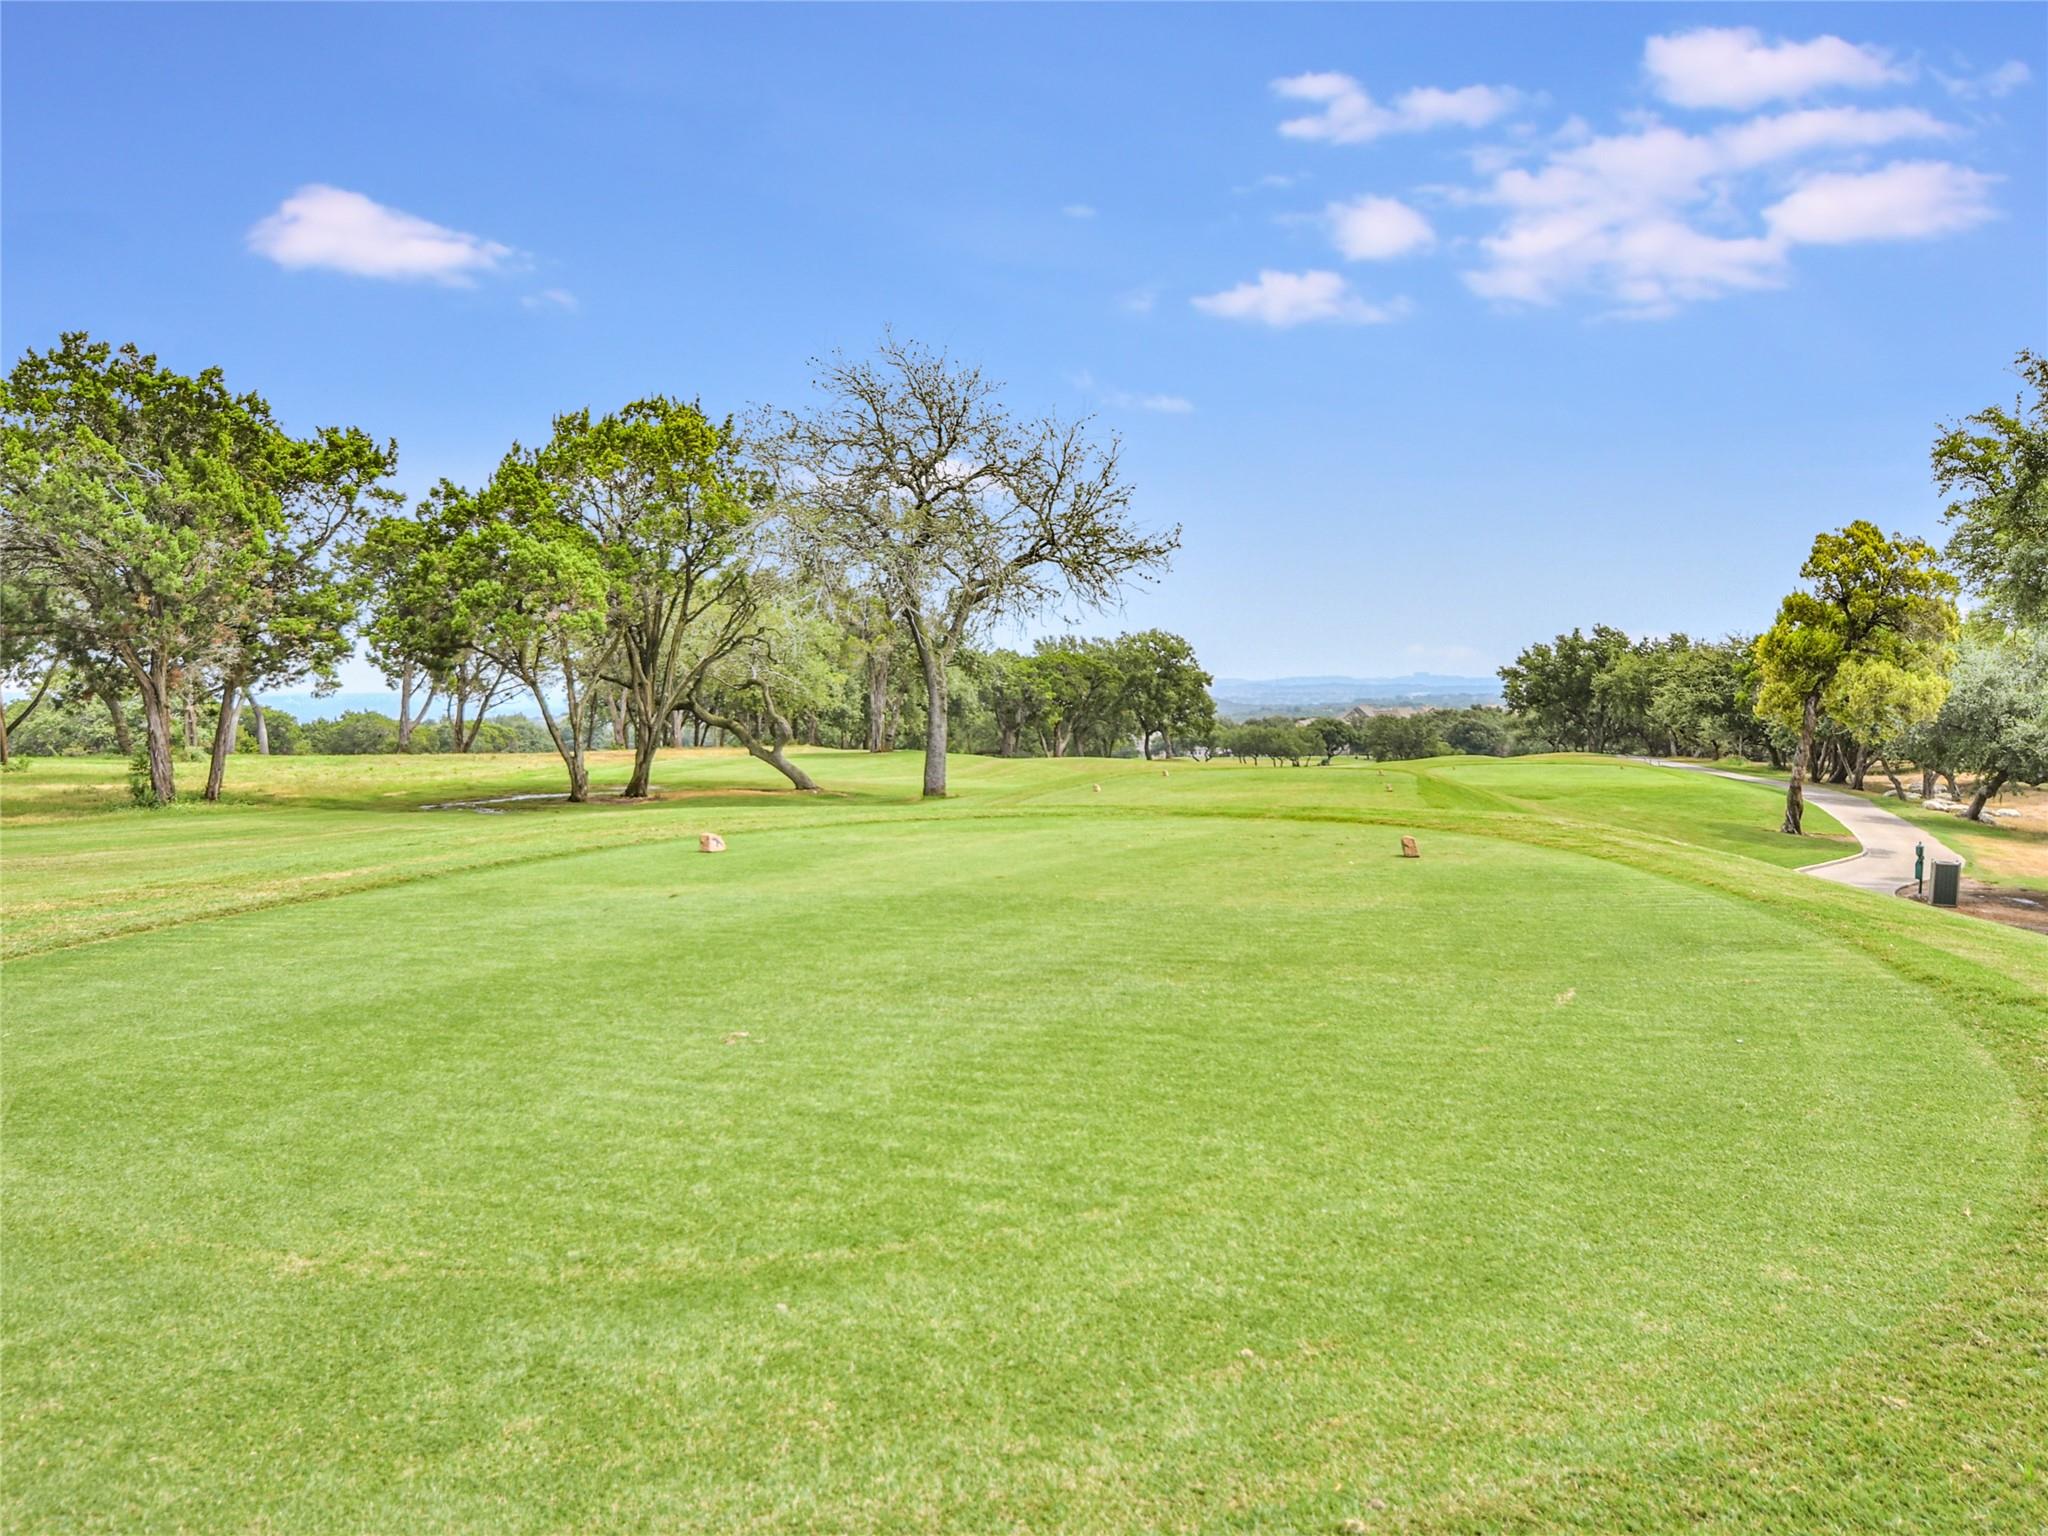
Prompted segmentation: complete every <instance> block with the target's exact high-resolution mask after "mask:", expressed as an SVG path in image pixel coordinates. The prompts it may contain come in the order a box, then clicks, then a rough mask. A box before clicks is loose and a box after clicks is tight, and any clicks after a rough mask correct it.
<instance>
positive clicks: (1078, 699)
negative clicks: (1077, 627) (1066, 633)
mask: <svg viewBox="0 0 2048 1536" xmlns="http://www.w3.org/2000/svg"><path fill="white" fill-rule="evenodd" d="M1117 661H1118V658H1117V654H1116V652H1115V650H1114V648H1113V647H1111V646H1109V645H1106V644H1104V643H1103V642H1102V641H1100V640H1081V639H1076V638H1072V637H1060V638H1054V639H1046V640H1041V641H1039V642H1038V645H1037V648H1036V650H1035V651H1034V653H1033V655H1032V658H1031V665H1032V670H1033V671H1034V672H1035V673H1036V675H1037V679H1038V699H1039V713H1038V717H1037V724H1038V727H1039V731H1040V734H1041V736H1042V738H1043V740H1044V744H1045V752H1046V755H1047V756H1048V757H1065V756H1067V755H1068V754H1069V753H1070V752H1073V751H1074V750H1075V749H1076V748H1077V747H1079V748H1081V749H1083V750H1085V749H1086V748H1087V746H1088V745H1090V744H1091V743H1092V744H1093V745H1095V746H1096V747H1097V748H1098V749H1100V753H1101V755H1107V754H1108V751H1109V750H1110V744H1111V742H1112V741H1113V740H1114V738H1115V737H1117V736H1118V735H1120V734H1121V733H1122V729H1123V726H1124V724H1125V723H1126V721H1127V719H1128V716H1127V713H1126V711H1125V708H1124V696H1125V678H1124V673H1123V671H1122V669H1121V668H1120V667H1119V666H1118V665H1117Z"/></svg>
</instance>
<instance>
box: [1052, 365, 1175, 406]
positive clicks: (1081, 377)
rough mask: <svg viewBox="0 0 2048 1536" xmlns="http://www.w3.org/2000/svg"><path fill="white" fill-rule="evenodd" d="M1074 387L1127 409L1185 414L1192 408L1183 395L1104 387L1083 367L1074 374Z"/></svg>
mask: <svg viewBox="0 0 2048 1536" xmlns="http://www.w3.org/2000/svg"><path fill="white" fill-rule="evenodd" d="M1074 388H1076V389H1078V390H1080V391H1081V392H1082V393H1083V394H1088V395H1099V396H1101V397H1102V403H1103V404H1105V405H1110V406H1115V407H1116V408H1117V409H1119V410H1127V411H1156V412H1159V413H1160V414H1161V415H1166V416H1185V415H1187V414H1188V413H1189V412H1190V411H1192V410H1194V408H1195V403H1194V401H1192V400H1190V399H1188V398H1187V397H1186V396H1185V395H1148V394H1137V393H1133V392H1132V391H1131V390H1128V389H1104V388H1102V387H1100V386H1099V385H1098V384H1097V383H1096V381H1095V375H1094V374H1093V373H1091V372H1090V371H1089V370H1088V369H1086V368H1083V369H1082V370H1081V371H1080V372H1079V373H1077V374H1075V375H1074Z"/></svg>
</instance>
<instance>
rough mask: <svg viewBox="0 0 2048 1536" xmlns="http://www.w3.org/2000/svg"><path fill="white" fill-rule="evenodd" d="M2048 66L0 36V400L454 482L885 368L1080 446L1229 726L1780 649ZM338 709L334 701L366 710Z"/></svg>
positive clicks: (790, 11)
mask: <svg viewBox="0 0 2048 1536" xmlns="http://www.w3.org/2000/svg"><path fill="white" fill-rule="evenodd" d="M2044 15H2048V12H2044V10H2043V8H2042V7H2041V6H2038V5H2033V6H2019V5H2008V6H1982V7H1979V6H1970V5H1944V6H1939V7H1918V6H1871V7H1863V6H1853V5H1834V6H1827V7H1815V8H1807V7H1792V6H1776V7H1727V6H1723V7H1704V6H1692V5H1661V6H1656V7H1643V8H1638V7H1632V6H1621V5H1615V6H1598V7H1591V6H1589V7H1583V8H1576V7H1567V6H1541V7H1537V6H1529V7H1513V8H1494V7H1489V6H1450V5H1446V6H1440V7H1394V6H1375V7H1357V8H1342V7H1331V6H1318V7H1303V8H1293V7H1261V8H1256V9H1252V8H1245V9H1238V8H1229V7H1201V8H1189V9H1183V8H1175V7H1167V6H1146V7H1131V8H1124V7H1101V8H1090V9H1081V8H1037V7H1002V8H986V7H985V8H972V9H970V8H939V7H915V8H903V9H874V8H866V7H858V6H846V7H833V8H797V7H753V8H741V7H707V8H698V9H682V8H657V7H654V6H631V7H602V6H583V7H574V8H571V7H560V8H557V7H545V6H519V7H504V8H499V7H488V6H466V7H458V8H441V7H430V6H405V7H401V6H342V7H326V6H315V5H301V6H262V7H258V6H217V7H204V8H198V7H195V8H187V7H182V6H176V5H155V6H146V7H138V8H127V7H115V6H60V5H33V6H29V5H8V6H6V7H5V10H4V43H5V48H4V65H0V67H4V105H0V112H4V120H0V129H4V139H0V169H4V178H5V179H4V202H0V242H4V258H5V262H4V274H0V341H4V345H5V349H6V351H7V353H8V355H9V356H10V357H11V356H14V355H17V354H18V353H19V352H20V351H21V350H22V349H23V348H25V347H28V346H41V345H45V344H47V343H49V342H51V341H53V340H54V339H55V337H56V334H57V333H58V331H59V330H62V329H72V328H84V329H88V330H90V331H92V332H93V333H95V334H96V335H99V336H101V337H105V338H109V339H115V340H129V339H132V340H135V341H137V342H139V343H141V344H143V345H144V346H145V347H147V348H149V349H151V350H154V351H156V352H158V353H159V354H161V355H162V356H164V357H165V358H166V359H167V360H169V361H171V362H173V363H174V364H176V365H178V366H181V367H191V368H197V367H200V366H204V365H206V364H209V363H218V364H220V365H222V366H223V367H224V368H225V369H226V370H227V372H228V375H229V377H230V379H231V381H232V382H234V383H235V384H237V385H238V386H241V387H248V388H255V389H257V390H259V391H261V392H263V393H264V394H266V395H267V396H268V397H269V398H270V399H271V401H272V403H273V404H274V405H275V406H276V407H277V409H278V410H279V412H280V413H281V415H282V416H283V417H284V419H285V420H286V422H287V423H288V424H289V425H292V426H294V427H296V428H310V427H312V426H314V425H316V424H320V423H326V422H331V421H336V422H347V423H353V424H359V425H361V426H363V427H365V428H368V429H370V430H372V431H374V432H377V433H378V434H380V435H389V436H394V437H396V438H397V439H398V442H399V447H400V453H401V478H402V482H403V484H404V485H405V486H406V487H407V488H408V489H417V488H420V487H422V486H424V485H425V484H427V483H429V482H431V481H432V480H433V479H434V478H436V477H438V476H441V475H449V476H452V477H454V478H456V479H466V480H475V479H477V478H479V477H481V476H482V475H484V474H485V473H487V472H488V470H489V468H490V466H491V465H492V464H493V463H494V462H495V461H496V459H497V457H498V456H499V455H500V454H501V453H502V452H503V451H504V449H505V448H506V446H507V445H508V444H509V443H510V442H511V441H512V440H513V439H514V438H515V437H517V438H522V439H525V440H529V441H531V440H533V439H535V438H538V437H540V436H541V435H543V434H544V433H545V431H546V429H547V423H548V419H549V416H550V414H551V413H552V412H554V411H557V410H561V409H567V408H571V407H575V406H580V405H586V404H587V405H591V406H596V407H600V408H603V407H610V406H614V405H617V404H619V403H622V402H624V401H625V400H627V399H630V398H632V397H634V396H635V395H639V394H644V393H649V392H653V391H664V392H668V393H677V394H684V395H699V396H701V397H702V398H703V399H704V400H705V401H706V403H707V404H710V405H714V406H717V407H720V408H732V409H739V408H743V407H746V406H748V405H750V404H755V403H761V402H766V403H772V404H775V405H801V404H802V403H803V401H804V399H805V395H806V390H807V381H808V376H809V375H808V369H807V366H806V360H807V359H808V358H809V357H811V356H812V355H814V354H816V353H818V352H820V351H823V350H827V349H830V348H833V347H844V348H848V349H857V348H861V347H864V346H867V345H870V344H871V343H872V342H873V341H874V340H875V338H876V337H877V336H878V335H879V334H880V332H881V330H882V328H883V327H884V326H885V325H893V326H894V327H895V329H896V330H897V331H898V332H899V333H900V334H904V335H909V336H913V337H917V338H920V339H923V340H926V341H928V342H931V343H933V344H936V345H941V346H944V347H946V348H948V349H950V350H951V351H953V352H955V353H957V354H959V355H961V356H964V357H969V358H972V359H974V360H976V361H978V362H980V363H981V364H983V365H984V366H985V367H986V368H987V369H988V370H989V371H990V372H991V373H992V374H994V375H996V376H998V377H1000V378H1002V379H1004V380H1006V381H1007V383H1008V385H1009V388H1010V392H1011V397H1012V400H1013V403H1014V404H1016V405H1017V406H1018V407H1020V408H1023V409H1026V410H1029V411H1034V412H1035V411H1039V410H1046V409H1057V410H1060V411H1065V412H1080V411H1094V412H1096V413H1097V414H1098V416H1099V419H1100V422H1101V423H1102V425H1103V427H1104V428H1105V429H1114V430H1116V431H1117V432H1119V433H1120V434H1121V435H1122V436H1123V439H1124V442H1125V448H1126V462H1127V465H1128V469H1129V472H1130V475H1131V478H1132V479H1133V480H1134V482H1135V484H1136V486H1137V488H1138V493H1139V495H1138V507H1139V510H1140V512H1141V514H1142V515H1143V516H1144V517H1145V518H1147V519H1148V520H1150V521H1153V522H1156V523H1162V524H1163V523H1171V522H1179V523H1182V524H1183V525H1184V526H1185V537H1186V548H1185V552H1184V553H1183V555H1182V557H1181V558H1180V560H1179V562H1178V564H1177V566H1176V569H1175V570H1174V572H1173V574H1172V575H1170V576H1169V577H1168V578H1167V579H1166V581H1165V582H1164V583H1163V584H1162V585H1161V586H1160V587H1158V588H1157V589H1156V590H1153V591H1150V592H1145V593H1141V594H1138V595H1135V596H1133V598H1132V599H1131V600H1130V602H1129V603H1128V605H1127V607H1126V608H1125V609H1124V610H1123V611H1122V612H1115V613H1110V614H1107V615H1103V616H1099V617H1096V618H1093V619H1089V620H1087V621H1085V623H1084V625H1083V627H1084V628H1088V629H1091V630H1105V629H1113V628H1119V627H1134V626H1139V625H1149V624H1160V625H1164V626H1167V627H1169V628H1173V629H1177V630H1179V631H1181V632H1183V633H1185V634H1187V635H1188V636H1189V637H1190V638H1191V639H1193V640H1194V641H1195V643H1196V645H1197V648H1198V650H1199V651H1200V653H1201V655H1202V656H1203V657H1204V659H1205V661H1207V663H1208V664H1209V665H1210V666H1211V668H1212V669H1213V670H1215V671H1217V672H1218V673H1223V674H1234V675H1251V676H1262V675H1277V674H1282V673H1322V672H1348V673H1357V674H1375V675H1378V674H1388V673H1400V672H1407V671H1412V670H1431V671H1438V672H1485V671H1488V670H1490V669H1491V668H1492V667H1493V666H1494V665H1496V664H1498V663H1499V662H1501V661H1504V660H1507V659H1509V658H1510V657H1511V656H1512V655H1513V653H1514V652H1515V650H1516V649H1517V648H1518V647H1519V646H1520V645H1521V644H1522V643H1524V642H1525V641H1527V640H1529V639H1533V638H1538V637H1542V636H1547V635H1549V634H1550V633H1552V632H1553V631H1555V630H1558V629H1560V628H1568V627H1570V626H1571V625H1573V624H1586V623H1591V622H1594V621H1596V620H1600V621H1606V622H1610V623H1616V624H1620V625H1622V626H1624V627H1627V628H1629V629H1632V630H1636V631H1664V630H1670V629H1679V628H1682V629H1686V630H1689V631H1692V632H1695V633H1719V632H1723V631H1726V630H1729V629H1735V628H1755V627H1757V626H1759V625H1761V624H1763V623H1765V622H1767V621H1768V618H1769V615H1770V612H1771V610H1772V608H1773V606H1774V604H1775V601H1776V599H1777V597H1778V596H1779V595H1780V594H1781V593H1782V592H1783V590H1784V589H1785V588H1786V586H1787V585H1788V584H1789V582H1790V581H1791V580H1792V579H1793V577H1794V575H1795V572H1796V567H1797V565H1798V563H1799V560H1800V558H1801V556H1802V554H1803V552H1804V549H1805V547H1806V545H1807V543H1808V542H1809V541H1810V539H1811V537H1812V534H1813V533H1814V532H1815V531H1816V530H1817V529H1819V528H1822V527H1824V526H1833V525H1837V524H1840V523H1841V522H1843V521H1846V520H1847V519H1849V518H1852V517H1871V518H1874V519H1876V520H1877V521H1879V522H1882V523H1884V524H1886V525H1888V526H1893V527H1900V528H1906V529H1912V530H1915V531H1919V532H1923V533H1927V534H1930V535H1931V534H1934V533H1935V532H1936V531H1937V530H1938V526H1939V524H1938V506H1937V503H1936V501H1935V499H1934V495H1933V492H1932V489H1931V487H1930V486H1929V484H1928V480H1927V474H1926V450H1927V444H1928V440H1929V438H1930V436H1931V434H1932V429H1933V426H1934V424H1935V422H1936V421H1937V420H1938V419H1939V418H1942V417H1945V416H1953V415H1956V414H1960V413H1961V412H1964V411H1967V410H1970V409H1974V408H1976V407H1977V406H1979V405H1981V404H1984V403H1986V402H1988V401H1989V400H1991V399H1994V398H1998V397H2000V396H2003V395H2008V394H2010V393H2011V390H2012V388H2013V381H2012V379H2011V378H2010V376H2009V374H2008V373H2007V372H2006V371H2005V370H2006V368H2007V366H2008V364H2009V362H2010V359H2011V356H2012V354H2013V353H2014V352H2015V351H2016V350H2017V349H2018V348H2020V347H2021V346H2035V347H2039V346H2041V345H2043V344H2044V342H2048V191H2044V161H2048V117H2044V107H2043V86H2044V80H2048V42H2044V34H2048V26H2044ZM365 681H366V679H365V678H364V676H363V675H362V674H361V673H360V672H358V673H356V674H355V675H354V676H353V677H352V678H351V682H352V683H353V684H354V685H357V686H360V685H362V684H363V683H364V682H365Z"/></svg>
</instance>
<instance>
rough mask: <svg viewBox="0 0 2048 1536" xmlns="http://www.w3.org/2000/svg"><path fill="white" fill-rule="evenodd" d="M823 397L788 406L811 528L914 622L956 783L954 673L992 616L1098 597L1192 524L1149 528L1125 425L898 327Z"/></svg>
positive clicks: (934, 727) (838, 370) (822, 381)
mask: <svg viewBox="0 0 2048 1536" xmlns="http://www.w3.org/2000/svg"><path fill="white" fill-rule="evenodd" d="M816 382H817V385H818V388H819V390H820V391H821V393H822V394H823V396H824V398H823V401H822V402H821V404H820V405H819V407H818V408H817V409H816V410H815V411H813V412H812V413H810V414H809V415H805V416H790V417H788V418H786V426H787V432H786V434H785V439H784V447H785V450H786V451H787V453H788V455H789V459H790V467H791V469H792V471H793V472H794V473H793V480H792V483H793V484H795V485H799V486H800V488H801V492H802V495H803V497H804V498H805V500H806V501H807V502H808V504H809V507H810V509H811V513H812V515H811V516H810V517H809V518H808V519H807V522H806V527H807V529H808V530H809V532H810V534H811V535H812V538H813V540H814V541H815V543H816V544H817V546H818V547H819V550H820V551H821V552H823V557H825V558H829V559H831V560H832V561H833V562H834V563H835V564H837V565H838V566H839V567H840V568H842V569H844V570H846V571H847V572H849V573H851V574H852V575H854V576H855V577H856V578H857V579H858V580H860V581H861V582H862V583H863V584H864V585H865V586H867V587H868V588H869V589H870V590H872V591H873V592H875V593H876V594H878V595H879V596H880V597H881V598H882V601H883V603H884V604H885V606H886V607H887V609H888V610H889V612H890V613H891V614H892V615H894V616H895V617H896V618H897V619H898V620H899V621H900V622H901V623H902V625H903V627H904V630H905V631H906V633H907V634H908V635H909V637H910V642H911V645H912V647H913V649H914V650H915V651H916V654H917V658H918V662H919V665H920V668H921V670H922V672H923V675H924V684H925V690H924V691H925V766H924V792H925V794H927V795H932V796H938V795H944V794H945V793H946V747H947V723H948V720H949V718H950V715H949V705H950V700H951V693H950V690H949V688H948V685H947V673H948V669H949V668H950V667H951V665H952V663H953V660H954V658H955V657H956V656H957V655H958V654H959V652H960V649H961V647H962V646H963V645H964V644H965V643H966V642H967V641H968V640H969V638H970V637H971V635H972V634H973V633H974V632H975V631H976V630H977V629H979V628H981V627H983V626H986V625H987V624H989V623H991V622H992V621H994V620H996V619H998V618H1003V617H1016V616H1020V615H1028V614H1032V613H1036V612H1039V611H1041V610H1042V609H1044V608H1045V607H1046V606H1047V605H1048V604H1050V603H1052V602H1054V601H1055V600H1057V599H1059V598H1061V597H1063V596H1064V597H1067V598H1071V599H1072V600H1074V601H1075V602H1077V603H1080V604H1084V605H1095V604H1099V603H1101V602H1103V601H1106V600H1107V599H1108V598H1109V597H1111V596H1112V595H1114V594H1115V592H1116V591H1117V590H1118V589H1119V588H1120V587H1121V586H1122V585H1123V584H1124V583H1125V582H1127V581H1129V580H1131V579H1132V578H1134V577H1140V576H1144V575H1146V574H1148V573H1150V572H1153V571H1156V570H1158V569H1160V568H1161V567H1163V566H1164V565H1165V563H1166V561H1167V559H1168V557H1169V556H1170V555H1171V554H1172V552H1173V551H1174V550H1175V549H1176V548H1178V547H1179V543H1180V532H1179V530H1178V529H1174V530H1171V531H1169V532H1168V533H1165V534H1163V535H1153V534H1148V533H1145V532H1143V531H1141V530H1140V529H1139V528H1138V527H1137V525H1136V523H1135V522H1134V521H1133V520H1132V518H1131V515H1130V501H1131V490H1130V487H1129V486H1128V485H1127V484H1125V482H1124V480H1123V478H1122V473H1121V469H1120V467H1119V463H1118V445H1117V443H1116V440H1115V439H1114V438H1111V439H1109V440H1108V441H1107V442H1102V443H1098V442H1096V441H1095V440H1093V439H1092V438H1091V437H1090V436H1089V435H1088V432H1087V430H1086V427H1085V424H1084V423H1071V422H1060V421H1056V420H1053V419H1051V418H1047V419H1044V420H1039V421H1032V422H1023V421H1019V420H1017V419H1016V418H1014V417H1012V416H1011V414H1010V413H1009V412H1008V411H1007V410H1006V409H1005V408H1004V406H1003V405H1002V403H1001V401H1000V399H999V398H998V391H997V387H996V385H995V384H994V383H992V382H991V381H989V380H988V379H986V378H984V377H983V376H982V374H981V373H980V372H979V371H978V370H977V369H974V368H971V367H963V366H958V365H955V364H953V363H952V362H950V361H949V360H948V359H947V358H945V357H944V356H942V355H938V354H934V353H932V352H929V351H927V350H925V349H924V348H922V347H919V346H916V345H914V344H910V343H902V342H898V341H896V340H895V339H894V338H887V339H885V340H884V341H883V343H882V345H881V347H880V349H879V351H878V354H877V356H876V357H875V358H874V359H873V360H866V359H860V360H855V359H849V358H846V357H843V356H834V357H832V358H829V359H825V360H823V361H821V362H820V363H819V365H818V374H817V381H816Z"/></svg>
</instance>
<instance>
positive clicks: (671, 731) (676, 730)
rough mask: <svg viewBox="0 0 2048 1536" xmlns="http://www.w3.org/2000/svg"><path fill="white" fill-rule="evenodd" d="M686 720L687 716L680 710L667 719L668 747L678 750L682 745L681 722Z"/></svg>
mask: <svg viewBox="0 0 2048 1536" xmlns="http://www.w3.org/2000/svg"><path fill="white" fill-rule="evenodd" d="M687 718H688V715H687V714H686V713H685V712H684V711H682V710H680V709H679V710H677V711H676V712H675V713H674V714H672V715H670V716H669V717H668V744H669V745H670V746H672V747H677V748H680V747H681V746H682V745H683V721H684V720H686V719H687Z"/></svg>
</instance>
